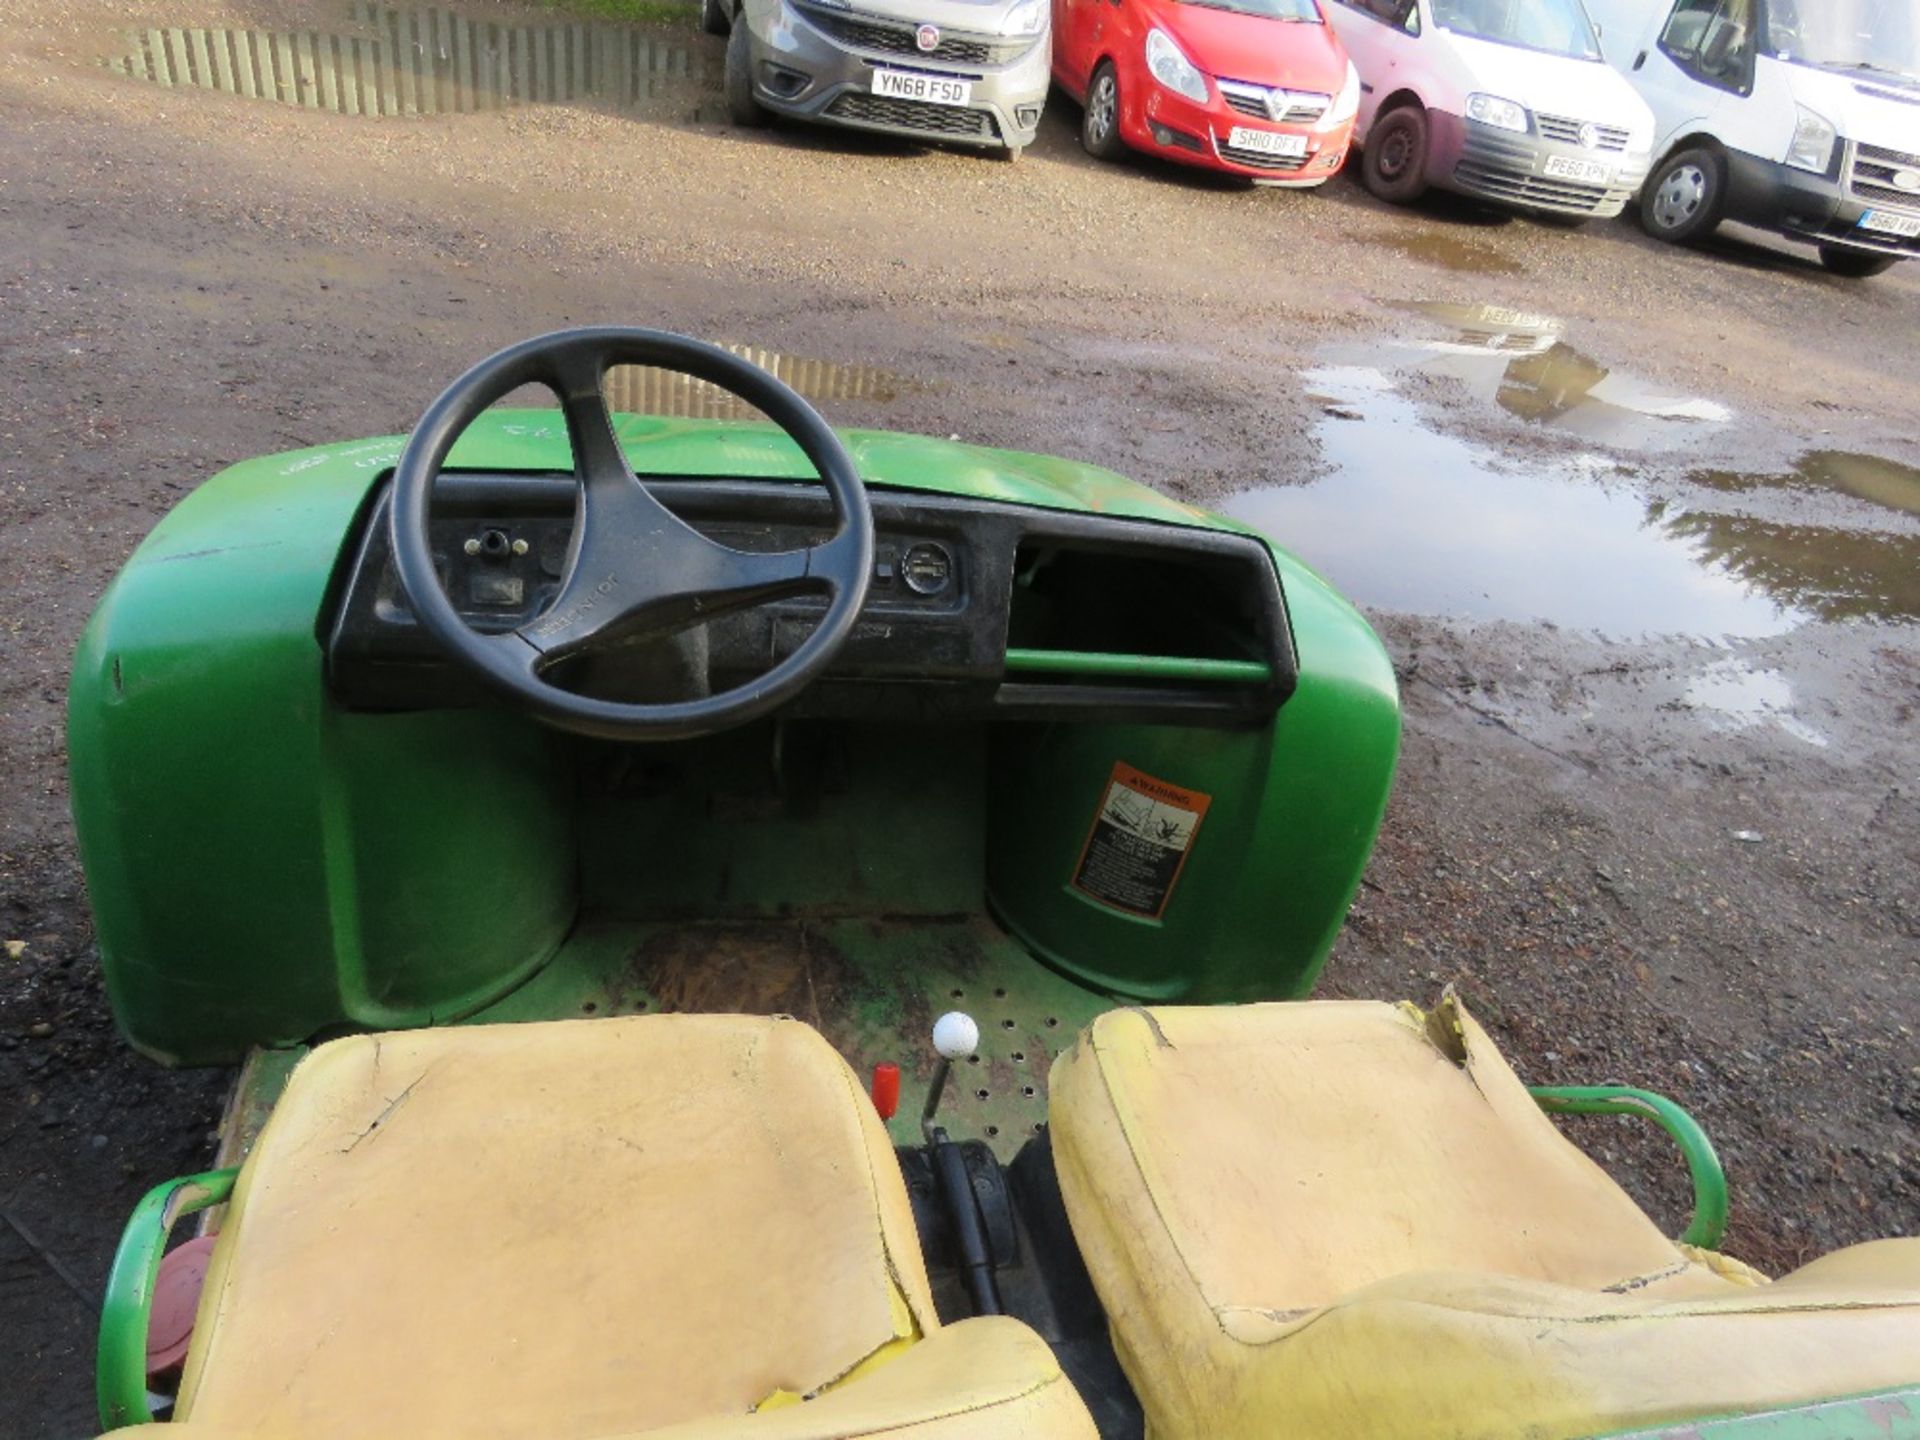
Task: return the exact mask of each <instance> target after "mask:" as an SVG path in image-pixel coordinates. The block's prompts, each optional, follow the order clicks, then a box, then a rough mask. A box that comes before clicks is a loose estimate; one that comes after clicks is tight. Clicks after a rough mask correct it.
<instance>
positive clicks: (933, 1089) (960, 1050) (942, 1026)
mask: <svg viewBox="0 0 1920 1440" xmlns="http://www.w3.org/2000/svg"><path fill="white" fill-rule="evenodd" d="M979 1048H980V1027H979V1026H978V1025H977V1024H975V1023H974V1019H973V1017H972V1016H971V1015H969V1014H967V1012H966V1011H964V1010H949V1011H948V1012H947V1013H946V1014H944V1015H942V1016H941V1017H940V1018H939V1019H938V1020H936V1021H934V1022H933V1049H934V1053H935V1054H937V1055H938V1056H939V1057H940V1063H939V1064H938V1065H936V1066H935V1067H934V1071H933V1083H932V1084H930V1085H928V1086H927V1104H926V1108H925V1109H924V1110H922V1111H921V1112H920V1133H921V1135H923V1136H924V1137H926V1141H927V1143H928V1144H929V1145H931V1144H932V1143H933V1133H934V1132H933V1116H934V1112H935V1111H937V1110H938V1109H939V1108H940V1097H941V1096H942V1095H944V1094H945V1093H946V1089H947V1076H948V1075H949V1074H951V1073H952V1071H953V1062H954V1061H956V1060H959V1059H963V1058H964V1057H966V1056H968V1055H971V1054H973V1052H974V1051H975V1050H977V1049H979Z"/></svg>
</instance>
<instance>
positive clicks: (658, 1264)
mask: <svg viewBox="0 0 1920 1440" xmlns="http://www.w3.org/2000/svg"><path fill="white" fill-rule="evenodd" d="M937 1328H938V1321H937V1319H936V1318H935V1315H934V1311H933V1305H932V1301H931V1298H930V1296H929V1293H928V1289H927V1278H926V1273H925V1268H924V1265H923V1262H922V1260H921V1256H920V1250H919V1243H918V1238H917V1236H916V1234H915V1231H914V1227H913V1220H912V1215H911V1211H910V1209H909V1206H908V1202H907V1197H906V1192H905V1186H904V1184H903V1182H902V1179H901V1176H900V1171H899V1167H898V1165H897V1163H896V1162H895V1160H894V1156H893V1151H892V1147H891V1145H890V1143H889V1142H888V1139H887V1136H886V1133H885V1130H884V1128H883V1127H882V1126H881V1124H880V1122H879V1119H878V1117H877V1116H876V1115H875V1113H874V1111H873V1107H872V1105H871V1104H870V1103H868V1101H867V1100H866V1097H865V1095H864V1093H863V1092H862V1089H861V1087H860V1085H859V1083H858V1081H857V1080H856V1079H855V1077H854V1075H853V1073H852V1071H851V1070H849V1069H848V1067H847V1065H846V1063H845V1062H844V1061H843V1060H841V1059H840V1057H839V1056H838V1055H837V1054H835V1053H834V1051H833V1050H832V1049H831V1048H830V1047H829V1046H828V1045H827V1044H826V1042H825V1041H824V1040H822V1039H821V1038H820V1036H819V1035H818V1034H816V1033H815V1032H814V1031H813V1030H811V1029H810V1028H809V1027H807V1026H805V1025H803V1024H801V1023H799V1022H797V1021H793V1020H787V1019H765V1018H753V1017H741V1016H713V1015H666V1016H645V1017H632V1018H622V1019H608V1020H595V1021H567V1022H558V1023H550V1024H535V1025H500V1026H484V1027H478V1026H477V1027H469V1028H454V1029H440V1030H429V1031H413V1032H404V1033H396V1034H387V1035H378V1036H365V1037H356V1038H353V1039H348V1040H339V1041H335V1042H333V1043H331V1044H328V1045H324V1046H321V1047H320V1048H319V1049H317V1050H315V1051H314V1052H313V1054H312V1055H310V1056H309V1057H308V1058H307V1059H306V1060H305V1061H304V1062H303V1063H302V1064H301V1065H300V1067H299V1068H298V1069H297V1070H296V1072H295V1073H294V1075H293V1077H292V1079H291V1081H290V1082H289V1084H288V1087H287V1090H286V1093H285V1095H284V1096H283V1098H282V1099H281V1102H280V1104H279V1106H278V1107H277V1108H276V1109H275V1111H274V1114H273V1116H272V1118H271V1120H270V1121H269V1122H268V1124H267V1126H266V1128H265V1130H264V1131H263V1132H262V1134H261V1136H260V1139H259V1141H258V1143H257V1144H256V1146H255V1148H254V1150H253V1153H252V1154H251V1155H250V1156H249V1158H248V1160H247V1162H246V1165H245V1167H244V1168H243V1170H242V1173H241V1176H240V1180H239V1183H238V1185H237V1186H236V1189H235V1192H234V1197H233V1201H232V1204H231V1207H230V1210H229V1213H228V1216H227V1219H226V1222H225V1224H224V1226H223V1228H222V1230H221V1235H220V1241H219V1244H218V1246H217V1247H216V1250H215V1253H214V1256H213V1259H212V1263H211V1265H210V1268H209V1272H208V1277H207V1284H206V1289H205V1292H204V1294H203V1296H202V1301H201V1306H200V1311H199V1316H198V1322H197V1326H196V1330H195V1334H194V1338H193V1345H192V1349H191V1352H190V1354H189V1357H188V1362H187V1369H186V1374H185V1377H184V1380H183V1386H182V1393H181V1399H180V1403H179V1406H178V1410H177V1414H178V1415H179V1417H180V1419H181V1420H182V1421H184V1422H185V1423H186V1424H187V1426H188V1428H189V1430H195V1429H204V1430H205V1431H207V1432H208V1433H210V1434H211V1433H216V1432H217V1433H234V1434H246V1435H251V1436H258V1437H267V1436H287V1437H296V1436H321V1435H327V1436H331V1435H336V1434H353V1435H379V1436H395V1437H398V1436H407V1437H429V1436H443V1435H444V1436H452V1435H459V1436H462V1437H470V1440H471V1437H487V1436H499V1437H508V1436H516V1437H518V1436H536V1435H537V1436H542V1437H583V1440H584V1437H591V1436H614V1435H624V1434H634V1433H640V1432H645V1431H649V1430H653V1429H658V1428H661V1427H665V1426H673V1425H680V1424H686V1423H691V1422H697V1421H701V1420H708V1419H716V1418H718V1419H728V1418H729V1417H730V1419H731V1423H735V1424H738V1423H740V1422H741V1421H742V1420H743V1419H744V1418H745V1417H747V1416H748V1415H750V1414H752V1413H753V1412H754V1411H755V1410H756V1408H757V1407H759V1406H761V1405H762V1404H763V1403H766V1402H768V1401H770V1400H775V1399H781V1400H785V1399H789V1398H791V1397H793V1396H813V1395H816V1394H820V1393H821V1392H829V1393H828V1394H827V1396H826V1398H827V1399H832V1398H833V1397H834V1396H835V1395H837V1394H838V1393H839V1390H844V1391H845V1392H846V1393H847V1394H848V1395H849V1396H852V1395H853V1394H854V1393H856V1392H860V1391H862V1390H863V1389H864V1387H865V1386H867V1385H869V1384H872V1385H878V1384H879V1383H880V1380H881V1378H882V1377H884V1376H886V1374H887V1372H888V1370H889V1369H890V1367H892V1366H894V1365H899V1364H903V1363H904V1359H905V1356H906V1355H907V1354H910V1353H911V1352H912V1351H913V1350H914V1349H917V1348H918V1347H919V1345H920V1344H921V1343H926V1344H928V1346H929V1355H928V1356H927V1357H923V1358H921V1359H919V1360H917V1361H916V1362H915V1370H914V1371H911V1372H906V1375H905V1376H896V1377H895V1378H894V1379H893V1386H894V1388H895V1389H898V1388H899V1387H900V1385H901V1384H902V1383H903V1380H904V1379H905V1378H906V1377H907V1376H910V1375H911V1374H912V1373H924V1374H927V1375H929V1376H931V1377H933V1379H934V1380H936V1381H938V1380H940V1379H941V1377H943V1376H944V1375H945V1372H944V1371H943V1370H941V1369H940V1367H939V1366H938V1365H937V1364H933V1363H932V1362H933V1361H936V1360H937V1359H938V1356H939V1354H940V1353H942V1352H941V1349H940V1348H939V1347H933V1346H932V1345H931V1342H927V1341H925V1339H924V1337H927V1336H930V1335H932V1334H933V1333H934V1332H935V1331H936V1330H937ZM1016 1328H1017V1327H1016ZM953 1339H954V1340H955V1341H957V1342H958V1348H957V1349H956V1348H955V1347H954V1345H953V1343H952V1342H949V1344H948V1346H947V1347H945V1351H944V1353H948V1354H959V1353H963V1352H964V1351H965V1350H966V1346H967V1343H968V1341H967V1337H966V1336H965V1335H964V1334H963V1333H960V1332H959V1330H958V1329H957V1330H956V1333H955V1336H954V1337H953ZM1033 1344H1034V1345H1039V1346H1040V1350H1041V1351H1043V1352H1044V1350H1045V1346H1044V1345H1043V1344H1041V1343H1040V1342H1039V1341H1038V1340H1037V1338H1036V1339H1034V1340H1033ZM979 1354H980V1355H981V1356H982V1357H983V1359H982V1363H986V1362H987V1361H990V1360H993V1359H995V1358H996V1357H998V1358H999V1359H1000V1360H1001V1361H1006V1360H1007V1359H1008V1357H1009V1356H1011V1357H1012V1361H1011V1363H1013V1366H1014V1371H1015V1373H1014V1374H1013V1376H1012V1390H1013V1391H1015V1392H1022V1393H1023V1391H1024V1389H1033V1388H1035V1387H1036V1386H1038V1383H1039V1382H1038V1381H1037V1380H1036V1378H1035V1366H1036V1365H1037V1364H1038V1363H1039V1361H1038V1356H1037V1355H1035V1354H1034V1353H1033V1352H1032V1350H1031V1347H1028V1348H1027V1349H1025V1350H1022V1349H1020V1348H1019V1347H1018V1346H1015V1347H1014V1348H1013V1349H1011V1350H1009V1349H1007V1348H1006V1347H1005V1346H1003V1347H1002V1348H1001V1350H999V1351H994V1350H992V1348H991V1347H990V1346H989V1347H988V1349H987V1350H984V1351H980V1352H979ZM1049 1363H1050V1357H1049ZM1055 1373H1056V1374H1057V1371H1056V1372H1055ZM986 1378H987V1383H988V1386H989V1389H991V1388H992V1387H993V1385H994V1384H999V1386H1000V1391H1006V1390H1007V1389H1008V1385H1007V1384H1006V1383H1004V1382H1005V1377H1002V1380H1001V1381H994V1380H993V1377H991V1376H989V1377H986ZM1043 1378H1044V1377H1043ZM836 1387H838V1389H836ZM909 1388H911V1387H909ZM1068 1389H1069V1395H1070V1393H1071V1387H1068ZM873 1393H875V1394H878V1395H884V1394H886V1393H888V1392H886V1391H884V1390H879V1391H875V1392H873ZM996 1393H999V1392H996ZM821 1403H823V1402H822V1401H818V1400H815V1401H809V1402H807V1403H804V1404H800V1405H797V1406H791V1407H789V1408H790V1410H791V1412H792V1413H795V1414H801V1413H805V1412H807V1411H810V1410H811V1409H812V1408H813V1407H814V1406H815V1405H818V1404H821ZM840 1403H845V1402H840ZM955 1403H958V1402H956V1401H955V1400H954V1396H953V1393H952V1387H951V1385H949V1386H948V1389H947V1392H946V1398H945V1399H944V1400H942V1401H940V1402H939V1404H947V1405H952V1404H955ZM1074 1403H1075V1404H1076V1405H1077V1401H1075V1402H1074ZM926 1408H927V1407H926V1405H925V1404H922V1405H921V1406H920V1408H919V1410H917V1411H915V1410H912V1407H911V1406H910V1407H909V1410H910V1411H911V1414H910V1415H909V1419H911V1418H912V1416H913V1415H918V1414H921V1412H923V1411H925V1410H926ZM938 1408H939V1406H938V1404H936V1405H935V1409H936V1410H937V1409H938ZM1055 1408H1056V1410H1057V1409H1058V1408H1059V1407H1058V1405H1056V1406H1055ZM781 1413H783V1412H780V1411H776V1410H769V1411H768V1412H767V1413H766V1414H765V1415H764V1417H761V1418H763V1419H764V1420H765V1421H766V1422H768V1424H769V1426H770V1427H771V1429H770V1433H779V1434H784V1433H787V1432H785V1431H782V1430H780V1429H779V1428H778V1426H775V1425H773V1423H772V1422H774V1421H775V1420H776V1419H777V1417H778V1416H779V1414H781ZM1082 1414H1084V1412H1082ZM869 1418H871V1416H870V1417H869ZM922 1418H924V1417H922ZM756 1423H758V1421H756ZM784 1423H785V1424H787V1425H789V1426H790V1425H792V1424H793V1423H794V1422H792V1421H787V1422H784ZM793 1433H795V1434H798V1433H801V1432H799V1431H795V1432H793ZM863 1433H864V1432H863ZM1039 1433H1048V1432H1045V1431H1041V1432H1039ZM1059 1433H1067V1434H1078V1433H1081V1432H1080V1431H1077V1430H1073V1429H1070V1428H1069V1429H1065V1430H1062V1431H1060V1432H1059Z"/></svg>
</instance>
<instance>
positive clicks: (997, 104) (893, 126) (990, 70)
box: [747, 0, 1051, 148]
mask: <svg viewBox="0 0 1920 1440" xmlns="http://www.w3.org/2000/svg"><path fill="white" fill-rule="evenodd" d="M747 14H748V38H749V40H750V42H751V44H750V49H751V52H752V65H753V90H754V95H755V96H756V97H757V98H758V99H759V101H760V103H761V104H762V105H764V106H766V107H767V109H769V110H772V111H774V112H776V113H778V114H781V115H788V116H792V117H793V118H794V119H797V120H814V121H818V122H820V123H822V124H828V125H844V126H848V127H850V128H852V129H856V130H872V131H877V132H879V133H880V134H884V135H902V136H908V137H911V138H913V139H916V140H937V141H940V142H942V143H951V144H956V145H977V146H982V147H1000V146H1007V147H1013V148H1019V147H1022V146H1025V145H1028V144H1031V143H1032V141H1033V136H1034V131H1035V129H1036V128H1037V127H1038V126H1039V124H1040V110H1041V107H1042V105H1043V104H1044V103H1045V101H1046V98H1047V84H1048V81H1049V78H1050V74H1049V67H1050V61H1051V47H1050V45H1049V37H1048V36H1047V34H1046V33H1045V32H1042V33H1041V34H1039V35H1037V36H1029V37H1025V38H1024V39H1022V40H1019V41H1005V40H1001V39H999V38H998V37H989V36H979V37H973V36H955V37H953V38H957V39H961V40H965V41H975V40H977V41H978V43H979V44H980V46H981V47H982V48H992V49H993V50H995V51H996V52H998V53H996V55H995V56H994V58H993V60H992V61H989V62H987V63H963V62H961V61H956V60H948V59H944V58H940V57H934V56H926V55H920V54H915V53H900V52H898V51H894V50H889V49H884V48H879V47H877V46H873V45H867V44H860V43H855V42H850V41H848V40H846V39H842V38H839V37H837V36H835V35H833V34H830V33H828V31H827V29H826V28H824V27H825V26H828V25H832V24H836V23H841V19H842V17H840V16H837V15H823V14H819V13H817V12H811V13H810V12H806V11H802V10H801V9H799V8H797V7H795V6H793V5H790V4H787V3H785V0H781V3H778V4H776V5H775V6H773V7H772V8H771V9H770V11H767V12H762V14H764V15H765V17H766V18H765V19H764V20H763V19H762V17H761V15H756V14H755V7H749V9H748V12H747ZM860 18H862V19H865V18H866V17H864V16H862V17H860ZM901 23H902V22H898V21H895V22H893V24H895V25H899V24H901ZM879 28H880V24H879V23H878V21H877V17H876V24H875V25H874V26H873V27H872V29H874V30H877V29H879ZM870 33H871V32H870ZM949 33H950V35H951V33H952V32H949ZM995 62H998V63H995ZM881 69H894V70H910V71H914V72H915V73H919V74H927V75H937V76H940V77H942V78H946V79H952V80H963V81H966V82H967V83H968V84H969V85H970V86H972V92H971V95H970V97H969V103H968V104H966V105H965V106H958V105H935V104H929V103H926V102H923V101H917V100H900V99H894V98H891V97H884V96H880V95H876V94H874V93H873V76H874V72H875V71H876V70H881Z"/></svg>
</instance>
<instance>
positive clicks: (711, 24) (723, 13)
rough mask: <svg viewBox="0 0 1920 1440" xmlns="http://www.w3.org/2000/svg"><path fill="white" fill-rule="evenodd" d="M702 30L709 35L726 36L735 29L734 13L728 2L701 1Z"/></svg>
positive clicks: (715, 0)
mask: <svg viewBox="0 0 1920 1440" xmlns="http://www.w3.org/2000/svg"><path fill="white" fill-rule="evenodd" d="M700 28H701V29H702V30H704V31H706V32H707V34H709V35H724V34H726V33H727V32H728V31H729V30H731V29H733V12H732V11H730V10H729V9H727V0H700Z"/></svg>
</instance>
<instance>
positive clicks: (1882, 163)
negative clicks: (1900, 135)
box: [1850, 145, 1920, 211]
mask: <svg viewBox="0 0 1920 1440" xmlns="http://www.w3.org/2000/svg"><path fill="white" fill-rule="evenodd" d="M1902 170H1920V155H1909V154H1907V153H1906V152H1905V151H1904V150H1889V149H1887V148H1886V147H1885V146H1883V145H1856V146H1855V147H1854V150H1853V177H1852V180H1851V182H1850V184H1851V186H1852V189H1853V193H1854V194H1856V195H1858V196H1859V197H1860V198H1861V199H1862V200H1871V201H1872V202H1873V203H1874V204H1876V205H1895V206H1898V207H1899V208H1900V209H1902V210H1907V211H1913V210H1920V195H1916V194H1914V193H1913V191H1911V190H1902V189H1901V188H1900V187H1899V186H1898V185H1895V184H1894V183H1893V177H1894V176H1895V175H1896V174H1898V173H1899V172H1900V171H1902Z"/></svg>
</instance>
